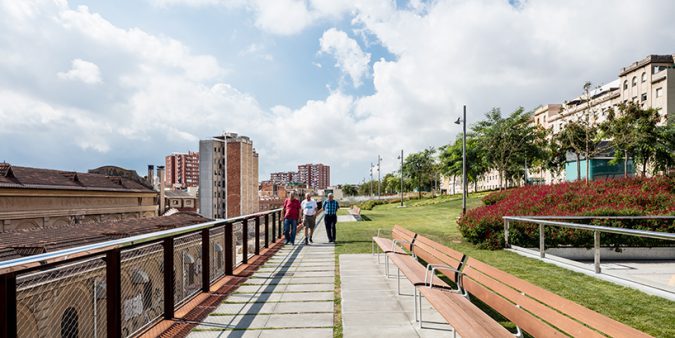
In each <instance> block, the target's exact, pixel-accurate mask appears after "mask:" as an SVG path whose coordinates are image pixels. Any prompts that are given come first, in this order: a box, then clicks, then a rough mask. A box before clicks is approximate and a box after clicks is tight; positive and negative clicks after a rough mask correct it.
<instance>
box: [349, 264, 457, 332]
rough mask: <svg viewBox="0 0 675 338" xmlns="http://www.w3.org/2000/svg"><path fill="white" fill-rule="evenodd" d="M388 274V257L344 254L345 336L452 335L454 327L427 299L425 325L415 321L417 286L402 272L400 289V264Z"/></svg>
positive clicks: (423, 314) (423, 313) (424, 302)
mask: <svg viewBox="0 0 675 338" xmlns="http://www.w3.org/2000/svg"><path fill="white" fill-rule="evenodd" d="M390 267H391V266H390ZM390 273H391V274H392V276H391V277H390V278H388V279H387V278H386V277H385V276H384V261H382V263H381V264H378V263H377V258H376V256H373V255H371V254H345V255H340V284H341V298H342V325H343V329H342V331H343V334H344V337H345V338H347V337H448V336H451V335H452V327H450V326H449V325H447V322H446V321H445V320H444V319H443V318H442V317H441V316H440V314H438V313H437V312H436V311H435V310H434V309H433V308H432V307H431V305H430V304H429V303H427V301H426V300H425V299H423V300H422V319H423V320H424V322H423V328H422V329H419V328H418V327H417V324H416V323H415V319H414V317H413V316H414V313H413V307H414V303H413V292H414V289H413V286H412V284H411V283H410V282H408V280H407V279H405V278H404V277H403V276H401V280H400V281H401V295H398V294H397V291H396V275H395V274H396V268H395V267H394V268H392V269H391V271H390Z"/></svg>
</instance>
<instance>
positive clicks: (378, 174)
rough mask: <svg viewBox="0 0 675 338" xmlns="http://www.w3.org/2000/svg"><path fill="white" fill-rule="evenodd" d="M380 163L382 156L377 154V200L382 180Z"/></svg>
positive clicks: (379, 196)
mask: <svg viewBox="0 0 675 338" xmlns="http://www.w3.org/2000/svg"><path fill="white" fill-rule="evenodd" d="M381 164H382V157H380V155H379V154H378V155H377V199H378V200H379V199H380V198H381V196H382V180H381V179H380V172H381V170H380V165H381Z"/></svg>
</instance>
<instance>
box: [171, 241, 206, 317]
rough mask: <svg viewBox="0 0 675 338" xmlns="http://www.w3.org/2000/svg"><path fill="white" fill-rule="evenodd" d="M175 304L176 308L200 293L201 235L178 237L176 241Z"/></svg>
mask: <svg viewBox="0 0 675 338" xmlns="http://www.w3.org/2000/svg"><path fill="white" fill-rule="evenodd" d="M173 264H174V265H173V268H174V274H175V275H174V276H175V278H174V304H175V305H176V307H178V306H179V305H182V303H183V302H184V301H185V300H186V299H188V298H189V297H191V296H192V295H194V294H196V293H198V292H199V290H200V288H201V285H202V236H201V233H196V234H190V235H185V236H183V237H178V238H176V239H175V241H174V256H173Z"/></svg>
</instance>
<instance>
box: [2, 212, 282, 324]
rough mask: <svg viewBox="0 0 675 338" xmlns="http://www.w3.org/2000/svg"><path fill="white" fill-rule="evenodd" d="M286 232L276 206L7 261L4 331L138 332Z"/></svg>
mask: <svg viewBox="0 0 675 338" xmlns="http://www.w3.org/2000/svg"><path fill="white" fill-rule="evenodd" d="M235 228H237V229H238V231H236V232H235ZM281 235H282V222H281V209H275V210H270V211H265V212H260V213H255V214H251V215H245V216H240V217H235V218H229V219H223V220H216V221H211V222H206V223H201V224H195V225H190V226H185V227H181V228H175V229H170V230H164V231H157V232H153V233H148V234H143V235H138V236H132V237H127V238H122V239H117V240H112V241H105V242H99V243H94V244H89V245H85V246H80V247H75V248H69V249H64V250H59V251H55V252H50V253H44V254H39V255H34V256H28V257H23V258H17V259H13V260H8V261H3V262H0V337H17V336H21V337H23V336H26V337H28V336H31V337H32V336H40V337H43V336H47V337H51V336H59V335H60V336H61V337H78V336H79V337H106V336H107V337H128V336H134V335H137V334H139V333H141V332H143V331H145V330H146V329H147V328H149V327H150V326H152V325H154V324H155V323H157V322H158V321H160V320H161V319H172V318H173V317H174V313H175V311H176V309H177V308H179V307H180V306H182V305H183V304H185V303H186V302H187V301H189V300H190V299H192V298H193V297H194V296H195V295H197V294H199V293H200V292H208V291H209V289H210V287H211V285H213V284H214V283H215V282H216V281H218V280H219V279H220V278H222V277H223V276H226V275H232V273H233V270H234V268H235V267H236V266H237V265H238V264H239V263H247V262H248V261H249V259H250V258H251V257H253V256H254V255H258V254H260V251H261V248H263V247H264V248H267V247H269V245H270V244H271V243H272V242H274V241H275V240H276V239H277V238H281Z"/></svg>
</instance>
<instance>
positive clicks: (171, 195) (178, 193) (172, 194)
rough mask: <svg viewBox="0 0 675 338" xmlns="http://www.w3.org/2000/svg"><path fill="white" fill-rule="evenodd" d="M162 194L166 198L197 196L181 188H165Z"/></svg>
mask: <svg viewBox="0 0 675 338" xmlns="http://www.w3.org/2000/svg"><path fill="white" fill-rule="evenodd" d="M164 195H165V196H166V197H167V198H197V197H196V196H194V195H190V193H188V192H187V191H182V190H167V191H165V192H164Z"/></svg>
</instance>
